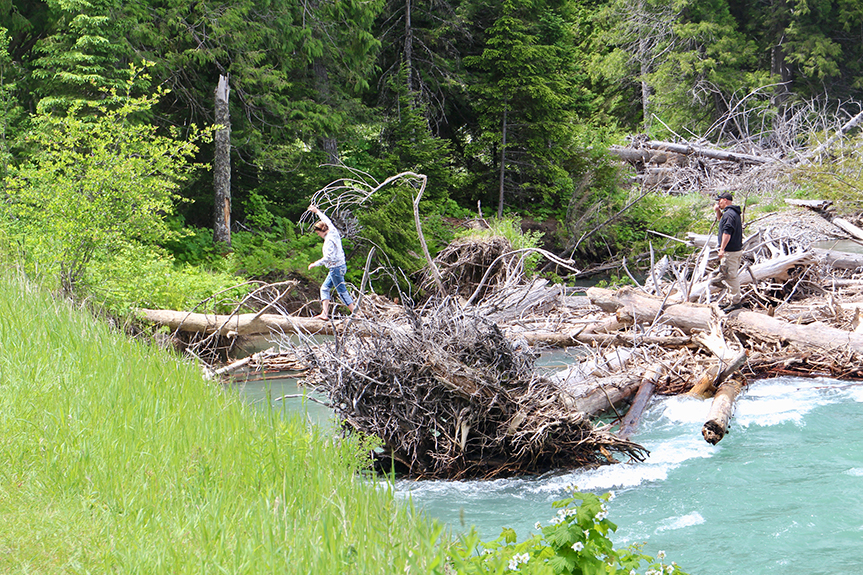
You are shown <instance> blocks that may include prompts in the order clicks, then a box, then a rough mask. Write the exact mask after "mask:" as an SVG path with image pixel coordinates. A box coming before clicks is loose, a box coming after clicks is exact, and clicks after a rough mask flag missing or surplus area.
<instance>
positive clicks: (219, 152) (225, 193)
mask: <svg viewBox="0 0 863 575" xmlns="http://www.w3.org/2000/svg"><path fill="white" fill-rule="evenodd" d="M230 91H231V89H230V87H229V86H228V77H227V76H224V75H222V76H219V84H218V86H217V87H216V124H218V125H220V126H222V127H221V128H219V129H218V130H217V131H216V136H215V156H214V158H213V188H214V190H215V202H214V203H215V205H214V209H213V242H214V243H215V244H216V245H222V246H224V247H226V248H227V249H228V250H230V248H231V114H230V110H229V108H228V96H229V94H230Z"/></svg>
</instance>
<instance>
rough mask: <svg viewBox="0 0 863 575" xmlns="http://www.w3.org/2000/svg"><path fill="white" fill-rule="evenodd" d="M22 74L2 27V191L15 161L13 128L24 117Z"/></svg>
mask: <svg viewBox="0 0 863 575" xmlns="http://www.w3.org/2000/svg"><path fill="white" fill-rule="evenodd" d="M21 73H22V71H21V67H20V65H18V64H16V63H15V62H13V61H12V58H11V56H10V55H9V36H8V35H7V32H6V30H5V29H4V28H2V27H0V191H2V190H3V189H5V178H6V174H7V171H8V169H7V168H8V166H9V163H10V162H11V161H12V160H13V155H12V150H11V148H12V141H13V140H14V137H13V126H14V125H15V124H16V123H17V121H18V120H19V119H20V118H21V116H22V115H23V112H22V109H21V106H20V104H19V103H18V100H17V98H16V94H15V92H16V90H17V80H18V78H20V76H21Z"/></svg>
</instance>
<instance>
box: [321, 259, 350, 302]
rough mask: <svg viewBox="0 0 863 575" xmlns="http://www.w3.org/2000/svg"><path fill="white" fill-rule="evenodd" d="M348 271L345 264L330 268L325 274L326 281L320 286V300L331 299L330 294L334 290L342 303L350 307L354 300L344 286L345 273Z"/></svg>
mask: <svg viewBox="0 0 863 575" xmlns="http://www.w3.org/2000/svg"><path fill="white" fill-rule="evenodd" d="M346 271H348V266H347V264H342V265H340V266H336V267H334V268H330V273H328V274H327V279H325V280H324V283H323V285H322V286H321V299H322V300H323V299H331V298H330V292H331V291H332V290H333V288H334V287H335V288H336V293H338V294H339V298H341V300H342V302H344V304H345V305H351V304H352V303H354V300H353V299H352V298H351V294H349V293H348V287H347V286H346V285H345V272H346Z"/></svg>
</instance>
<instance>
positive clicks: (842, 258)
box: [811, 248, 863, 270]
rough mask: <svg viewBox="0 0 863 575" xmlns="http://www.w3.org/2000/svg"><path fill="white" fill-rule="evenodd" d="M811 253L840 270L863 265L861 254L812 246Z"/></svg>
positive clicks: (852, 268)
mask: <svg viewBox="0 0 863 575" xmlns="http://www.w3.org/2000/svg"><path fill="white" fill-rule="evenodd" d="M811 251H812V253H813V254H815V257H816V258H817V259H818V261H820V262H821V263H823V264H825V265H828V266H830V267H831V268H836V269H842V270H856V269H858V268H861V267H863V254H852V253H850V252H840V251H836V250H824V249H820V248H812V250H811Z"/></svg>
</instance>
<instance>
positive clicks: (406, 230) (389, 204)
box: [345, 182, 425, 290]
mask: <svg viewBox="0 0 863 575" xmlns="http://www.w3.org/2000/svg"><path fill="white" fill-rule="evenodd" d="M414 193H415V191H414V190H413V189H412V188H410V187H406V186H404V185H403V184H401V183H400V182H396V183H395V184H394V185H392V186H387V187H385V188H383V189H381V190H380V191H378V192H376V193H375V194H374V195H373V196H372V197H371V198H369V200H368V201H367V202H366V203H365V204H363V206H362V208H361V209H360V210H358V211H357V213H356V214H355V215H356V217H357V219H358V220H359V222H360V224H361V226H362V228H363V231H362V236H363V239H364V240H365V241H367V242H368V243H369V244H371V245H373V246H375V248H376V250H377V252H378V255H377V256H376V257H378V258H380V260H381V261H382V262H384V264H385V265H386V266H387V267H388V268H389V269H390V270H393V271H395V270H401V272H403V273H404V274H407V275H408V276H410V275H411V274H413V273H415V272H417V271H419V270H420V268H422V267H423V265H425V260H424V259H423V257H422V256H421V255H420V254H422V247H421V246H420V242H419V236H418V235H417V230H416V226H415V225H414V214H413V194H414ZM345 253H346V254H347V253H349V250H348V248H347V247H346V248H345ZM362 263H363V264H364V263H365V261H363V262H362ZM347 277H348V278H349V279H350V281H351V282H352V283H355V284H357V285H359V282H360V280H361V279H362V268H358V267H357V266H353V267H349V269H348V274H347ZM396 283H397V284H398V285H399V286H400V287H401V289H409V285H408V282H407V281H406V280H405V279H404V278H403V277H400V276H399V277H396V278H389V277H382V278H380V280H379V281H378V286H379V287H381V288H382V289H385V290H388V289H390V288H391V287H395V285H396Z"/></svg>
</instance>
